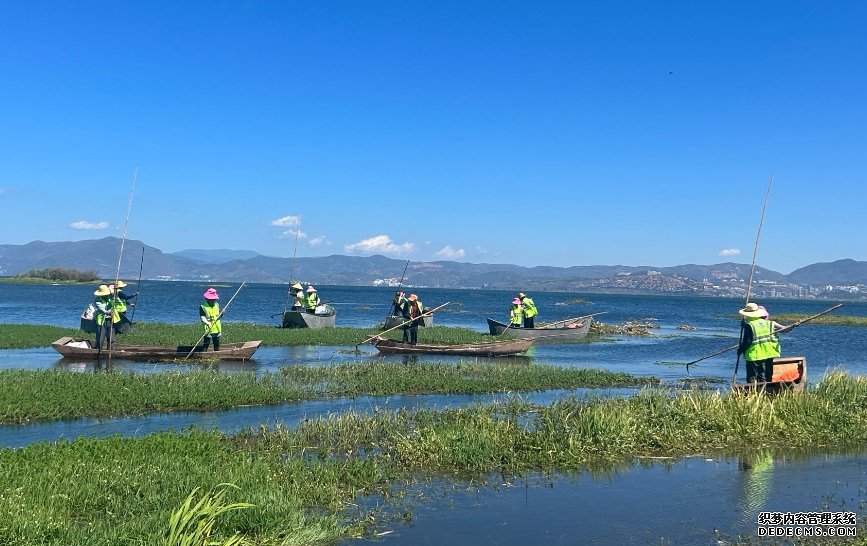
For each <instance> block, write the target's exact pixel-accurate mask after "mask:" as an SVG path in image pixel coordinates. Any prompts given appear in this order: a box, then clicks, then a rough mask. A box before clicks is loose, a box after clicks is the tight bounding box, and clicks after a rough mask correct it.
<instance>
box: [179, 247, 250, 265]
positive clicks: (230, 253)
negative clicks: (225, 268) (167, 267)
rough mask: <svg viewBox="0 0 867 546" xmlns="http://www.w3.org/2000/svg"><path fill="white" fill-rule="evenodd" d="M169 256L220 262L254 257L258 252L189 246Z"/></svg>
mask: <svg viewBox="0 0 867 546" xmlns="http://www.w3.org/2000/svg"><path fill="white" fill-rule="evenodd" d="M169 255H170V256H179V257H181V258H187V259H189V260H195V261H197V262H202V263H210V264H221V263H225V262H231V261H232V260H248V259H250V258H255V257H256V256H259V255H260V254H259V253H258V252H253V251H252V250H230V249H228V248H218V249H214V250H206V249H201V248H190V249H187V250H180V251H178V252H171V253H170V254H169Z"/></svg>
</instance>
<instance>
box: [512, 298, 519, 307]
mask: <svg viewBox="0 0 867 546" xmlns="http://www.w3.org/2000/svg"><path fill="white" fill-rule="evenodd" d="M512 303H513V304H515V305H518V304H520V303H521V300H520V299H518V298H515V299H513V300H512Z"/></svg>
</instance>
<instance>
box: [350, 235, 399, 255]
mask: <svg viewBox="0 0 867 546" xmlns="http://www.w3.org/2000/svg"><path fill="white" fill-rule="evenodd" d="M414 248H415V244H413V243H403V244H402V245H398V244H396V243H394V242H393V241H392V240H391V237H389V236H388V235H377V236H375V237H371V238H369V239H364V240H362V241H358V242H357V243H353V244H351V245H346V246H344V247H343V250H344V251H346V252H349V253H350V254H408V253H410V252H412V251H413V249H414Z"/></svg>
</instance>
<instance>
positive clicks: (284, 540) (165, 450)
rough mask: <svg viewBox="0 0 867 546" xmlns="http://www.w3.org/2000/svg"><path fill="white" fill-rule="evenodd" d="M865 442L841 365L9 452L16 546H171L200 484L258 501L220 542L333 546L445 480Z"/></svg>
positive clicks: (385, 521) (406, 513)
mask: <svg viewBox="0 0 867 546" xmlns="http://www.w3.org/2000/svg"><path fill="white" fill-rule="evenodd" d="M865 441H867V378H860V377H852V376H849V375H848V374H845V373H840V372H836V373H831V374H827V375H826V376H825V377H823V379H822V380H821V382H820V383H819V384H818V385H817V386H816V387H815V388H814V389H812V390H810V391H808V392H806V393H803V394H800V395H793V394H791V393H788V394H783V395H780V396H777V397H773V398H772V397H766V396H762V395H751V396H744V395H733V394H721V393H717V392H702V391H688V392H677V393H672V392H668V391H666V390H664V389H645V390H642V391H640V392H639V393H638V394H637V395H635V396H632V397H628V398H611V399H600V398H593V397H589V398H575V397H568V398H565V399H562V400H559V401H556V402H553V403H551V404H550V405H546V406H537V405H532V404H529V403H527V402H524V401H521V400H511V401H507V402H502V403H494V404H484V405H476V406H471V407H464V408H456V409H445V410H439V411H432V410H412V411H410V410H398V411H379V410H377V411H375V412H374V413H373V414H370V415H364V414H360V413H356V412H348V413H342V414H335V415H329V416H325V417H320V418H314V419H310V420H305V421H304V422H302V423H301V424H300V425H299V426H298V427H295V428H291V429H290V428H286V427H283V426H277V427H275V428H267V427H260V428H258V429H251V430H248V431H245V432H242V433H238V434H234V435H226V434H223V433H219V432H216V431H202V430H195V429H194V430H189V431H187V432H183V433H180V432H163V433H157V434H152V435H149V436H146V437H143V438H121V437H117V436H116V437H112V438H106V439H100V440H94V439H87V438H80V439H77V440H74V441H60V442H56V443H49V442H42V443H38V444H33V445H30V446H28V447H25V448H21V449H14V450H13V449H0V467H2V468H4V469H5V470H4V475H3V480H2V482H0V540H2V542H3V543H4V544H14V545H23V544H35V543H39V544H58V545H59V544H89V545H108V544H117V543H121V542H124V543H143V544H155V543H158V542H160V541H161V537H164V536H165V535H166V532H167V529H168V527H169V525H168V522H169V519H170V517H172V512H173V511H174V510H175V508H176V507H178V506H181V505H182V504H183V503H184V501H185V499H188V498H189V496H190V495H191V494H192V493H194V492H196V491H200V490H204V491H206V490H208V489H211V490H212V491H213V490H215V489H219V488H220V487H225V486H221V485H220V484H227V483H228V484H233V487H231V489H230V490H227V492H226V496H225V501H226V502H227V503H249V504H250V505H252V506H246V505H245V508H244V509H239V510H230V511H226V512H224V513H223V514H222V515H221V516H220V517H219V518H217V519H216V520H215V525H214V534H213V537H212V538H220V539H222V538H225V537H231V536H232V535H234V534H236V533H237V534H238V536H239V537H240V538H241V539H242V540H245V541H247V542H246V543H247V544H259V545H277V544H283V545H293V544H328V543H334V542H335V541H338V540H341V539H345V538H348V537H357V536H368V537H375V536H377V533H378V532H380V531H382V530H383V529H384V527H385V526H388V525H393V524H394V522H395V521H399V520H402V521H411V520H412V507H411V506H409V504H410V502H411V501H410V500H408V497H407V495H406V492H407V491H408V490H410V489H411V488H413V487H418V485H419V484H425V483H431V482H432V481H434V480H445V481H447V482H452V483H455V482H457V483H465V484H466V483H470V484H484V483H486V481H487V480H489V479H490V478H491V476H500V478H498V479H502V477H503V476H505V477H506V478H508V477H513V476H527V475H532V474H533V473H541V474H545V473H551V472H557V473H570V472H574V471H582V470H589V471H594V470H602V471H604V470H605V469H612V468H618V467H621V466H624V465H630V464H634V463H635V462H636V461H639V460H648V459H654V458H683V457H689V456H695V455H697V454H701V455H704V456H709V457H717V456H726V455H728V454H731V453H735V452H741V453H753V452H755V450H761V451H763V452H766V453H767V452H770V453H773V454H775V455H784V454H785V453H789V452H792V451H796V450H799V449H808V448H822V449H834V450H838V451H839V450H846V449H856V448H858V446H863V445H864V443H865ZM647 464H652V463H647ZM221 498H222V497H221ZM859 526H863V518H861V519H859ZM708 532H709V533H710V531H708ZM663 538H664V537H663ZM708 538H709V540H710V539H712V538H713V537H712V536H709V537H708ZM750 543H752V542H750ZM817 543H830V542H821V541H817ZM836 543H839V542H836Z"/></svg>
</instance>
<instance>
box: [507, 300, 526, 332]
mask: <svg viewBox="0 0 867 546" xmlns="http://www.w3.org/2000/svg"><path fill="white" fill-rule="evenodd" d="M523 323H524V308H523V306H522V305H521V298H515V299H513V300H512V307H511V308H510V309H509V326H510V327H512V328H520V327H521V325H522V324H523Z"/></svg>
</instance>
